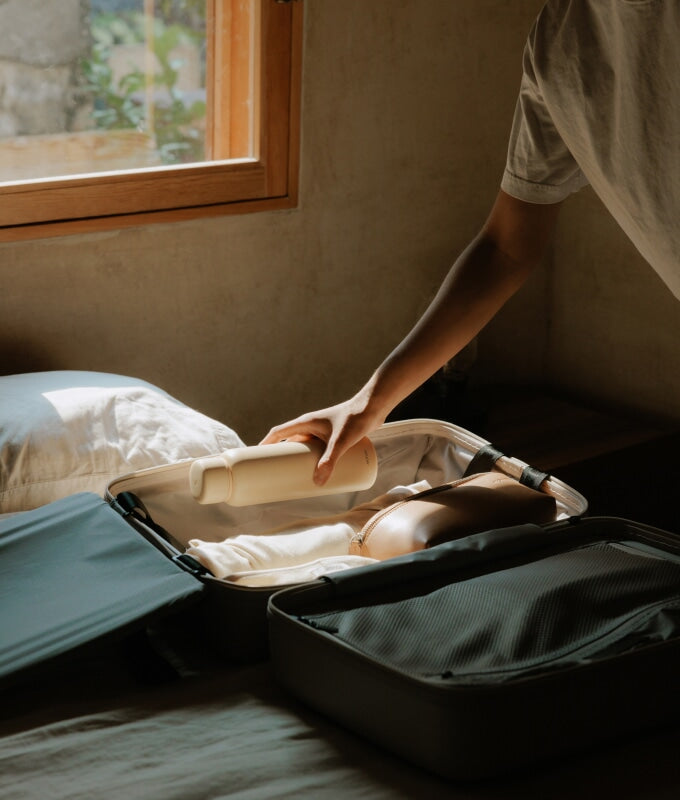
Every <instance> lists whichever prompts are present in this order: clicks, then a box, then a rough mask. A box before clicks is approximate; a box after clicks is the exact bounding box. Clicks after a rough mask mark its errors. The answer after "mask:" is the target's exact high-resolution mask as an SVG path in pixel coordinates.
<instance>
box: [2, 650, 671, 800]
mask: <svg viewBox="0 0 680 800" xmlns="http://www.w3.org/2000/svg"><path fill="white" fill-rule="evenodd" d="M156 649H157V648H156ZM166 655H167V656H168V660H167V662H165V661H164V662H156V661H154V660H153V659H151V658H148V663H145V659H147V654H146V653H145V652H144V650H143V648H142V647H141V646H138V645H137V644H135V645H134V646H132V645H130V643H129V642H128V644H127V645H126V646H125V647H124V648H123V647H121V645H115V646H111V648H110V649H109V651H108V652H104V651H102V652H98V653H96V654H94V655H92V656H89V657H87V658H81V659H79V660H78V661H77V662H75V664H68V665H65V666H63V667H61V668H59V669H56V668H53V669H51V670H50V671H49V672H48V673H46V674H44V675H42V676H36V677H34V678H33V680H32V681H31V682H30V683H27V684H25V685H22V686H20V687H14V688H13V689H12V690H11V691H9V692H6V693H4V696H3V697H0V701H1V702H2V707H3V715H2V722H1V723H0V736H1V740H0V797H1V798H2V799H3V800H61V799H62V798H64V800H66V798H68V800H98V799H99V798H102V799H103V800H109V798H111V800H113V799H114V798H115V799H116V800H118V799H119V798H120V799H122V800H137V798H140V799H141V798H144V799H145V800H155V799H156V798H158V800H208V798H210V799H213V798H214V799H215V800H217V799H218V798H233V799H234V800H260V799H262V800H269V798H296V800H299V799H300V798H310V799H312V798H313V799H314V800H327V799H328V800H331V799H332V800H336V798H362V799H365V800H374V799H375V800H383V799H385V800H388V799H391V798H433V799H435V800H436V799H437V798H451V800H515V799H516V800H520V798H521V800H532V799H535V800H539V798H540V800H566V799H567V798H569V799H570V800H572V798H580V799H581V800H583V799H585V800H587V799H588V798H618V799H619V800H628V799H630V800H633V798H635V799H636V800H638V799H640V800H641V799H642V798H644V799H645V800H650V799H654V800H666V798H667V799H668V800H671V798H673V800H676V798H677V795H678V786H680V766H679V762H678V759H677V752H678V746H679V745H680V731H677V730H670V731H669V730H666V731H657V732H654V733H651V734H646V735H642V736H640V737H637V738H635V739H634V740H632V739H631V740H628V741H626V742H624V743H619V744H616V745H612V746H610V747H607V748H603V749H602V750H601V751H599V752H597V753H592V754H587V755H581V756H578V757H573V758H569V759H566V760H563V761H560V762H559V763H556V764H552V765H547V766H542V767H540V768H536V769H533V770H532V771H531V772H530V773H523V774H518V775H515V776H510V777H506V778H503V779H502V780H500V779H499V780H495V781H492V782H484V783H479V784H471V785H457V784H452V783H445V782H444V781H442V780H439V779H438V778H437V777H435V776H432V775H429V774H428V773H425V772H423V771H421V770H420V769H418V768H416V767H412V766H410V765H408V764H406V763H404V762H402V761H400V760H399V759H397V758H395V757H393V756H391V755H389V754H388V753H385V752H384V751H382V750H379V749H378V748H376V747H374V746H373V745H371V744H369V743H368V742H366V741H364V740H362V739H360V738H358V737H356V736H354V735H353V734H351V733H349V732H346V731H344V730H342V729H341V728H339V727H337V726H335V725H334V724H333V723H332V722H330V721H329V720H327V719H324V718H323V717H321V716H320V715H318V714H316V713H315V712H314V711H312V710H310V709H308V708H306V707H303V706H301V705H299V704H298V703H297V702H296V701H295V700H293V699H291V698H290V697H289V696H287V695H286V694H285V693H284V692H283V691H282V690H281V689H280V688H279V687H278V686H277V684H276V682H275V680H274V677H273V675H272V672H271V667H270V665H269V664H268V663H263V664H257V665H253V666H247V667H234V666H224V665H221V664H218V663H217V662H212V661H210V660H209V659H205V658H204V657H203V656H200V657H199V658H197V659H196V663H193V664H192V663H191V658H189V659H188V660H187V659H184V660H183V662H182V663H181V664H178V663H174V664H173V658H172V654H171V653H170V652H168V653H166ZM166 663H167V664H171V665H173V668H172V669H168V673H167V674H166V673H164V671H163V669H162V668H160V669H159V665H160V666H161V667H162V665H164V664H166ZM133 667H134V668H133ZM347 690H348V691H351V686H348V687H347Z"/></svg>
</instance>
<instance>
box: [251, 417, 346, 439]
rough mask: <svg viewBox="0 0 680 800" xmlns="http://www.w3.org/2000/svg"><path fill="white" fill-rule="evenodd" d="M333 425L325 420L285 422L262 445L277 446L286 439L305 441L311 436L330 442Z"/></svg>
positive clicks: (273, 429) (266, 437)
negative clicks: (276, 444) (277, 443)
mask: <svg viewBox="0 0 680 800" xmlns="http://www.w3.org/2000/svg"><path fill="white" fill-rule="evenodd" d="M331 429H332V428H331V425H330V423H328V422H324V421H323V420H315V419H306V418H305V419H303V418H302V417H300V418H298V419H295V420H292V421H291V422H285V423H283V424H282V425H276V426H275V427H273V428H272V429H271V430H270V431H269V433H268V434H267V435H266V436H265V437H264V439H263V440H262V441H261V442H260V444H275V443H276V442H281V441H283V440H284V439H293V440H298V441H304V439H308V438H310V437H311V436H314V437H316V438H317V439H321V440H322V441H323V442H328V439H329V437H330V434H331Z"/></svg>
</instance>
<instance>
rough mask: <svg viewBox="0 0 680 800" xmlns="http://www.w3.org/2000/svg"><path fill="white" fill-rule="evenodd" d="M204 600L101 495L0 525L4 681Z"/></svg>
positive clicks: (0, 666) (0, 671)
mask: <svg viewBox="0 0 680 800" xmlns="http://www.w3.org/2000/svg"><path fill="white" fill-rule="evenodd" d="M202 590H203V585H202V584H201V582H200V581H198V580H197V579H196V578H195V577H194V575H192V574H190V572H189V571H187V570H186V568H185V567H184V566H183V565H182V564H181V563H175V561H174V560H172V559H170V558H168V556H167V555H165V554H164V553H163V552H162V551H160V550H159V549H158V548H157V547H156V546H154V544H152V543H151V542H149V541H147V540H146V539H145V538H143V536H140V534H139V532H138V531H137V530H135V529H134V528H133V527H132V526H131V525H130V524H129V523H128V521H126V520H125V519H124V518H123V517H122V516H121V514H120V513H117V511H116V510H114V509H113V508H111V507H110V506H109V504H107V502H106V501H105V500H103V499H102V498H101V497H99V496H98V495H96V494H94V493H90V492H84V493H79V494H75V495H71V496H70V497H66V498H64V499H62V500H57V501H55V502H54V503H50V504H48V505H45V506H41V507H39V508H36V509H34V510H32V511H26V512H22V513H20V514H16V515H13V516H10V517H9V518H7V519H4V520H2V522H0V619H1V622H2V628H1V630H2V634H1V635H0V680H2V681H5V680H7V679H8V678H10V677H11V676H16V675H18V674H19V673H20V672H21V671H22V670H24V669H26V668H29V667H32V666H35V665H38V664H40V663H42V662H45V661H47V660H49V659H52V658H54V657H56V656H59V655H61V654H63V653H66V652H68V651H71V650H73V649H74V648H76V647H79V646H81V645H84V644H87V643H88V642H92V641H95V640H97V639H99V638H101V637H104V636H106V635H108V634H111V633H113V632H114V631H118V630H121V629H125V628H128V627H129V626H131V625H135V626H141V625H143V624H144V623H145V622H147V621H148V620H149V619H151V618H153V617H155V616H159V615H162V614H164V613H167V611H168V609H169V608H170V607H175V606H176V604H177V603H181V602H184V601H189V600H190V599H192V598H194V599H195V598H197V597H198V596H199V595H200V593H201V592H202Z"/></svg>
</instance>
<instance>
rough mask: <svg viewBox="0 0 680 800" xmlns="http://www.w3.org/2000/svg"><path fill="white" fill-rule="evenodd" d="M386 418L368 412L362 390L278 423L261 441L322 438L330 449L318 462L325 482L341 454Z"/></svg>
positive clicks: (318, 479) (317, 473) (316, 473)
mask: <svg viewBox="0 0 680 800" xmlns="http://www.w3.org/2000/svg"><path fill="white" fill-rule="evenodd" d="M385 416H386V414H385ZM382 422H384V417H383V418H382V419H381V418H380V417H379V416H375V415H374V414H369V413H368V412H367V410H366V401H365V399H364V397H363V396H362V393H361V392H360V393H359V394H357V395H355V396H354V397H352V398H350V399H349V400H346V401H345V402H343V403H339V404H338V405H335V406H330V407H329V408H324V409H321V410H320V411H313V412H310V413H308V414H303V415H302V416H300V417H297V418H296V419H293V420H291V421H290V422H285V423H283V424H282V425H277V426H275V427H274V428H272V429H271V430H270V431H269V433H268V434H267V435H266V436H265V437H264V439H263V440H262V442H261V444H274V443H275V442H280V441H282V440H283V439H288V440H293V441H304V440H305V439H309V438H310V437H311V436H314V437H316V438H317V439H321V440H322V441H323V442H325V443H326V449H325V450H324V452H323V453H322V454H321V457H320V458H319V461H318V462H317V465H316V469H315V471H314V482H315V483H317V484H318V485H319V486H323V484H324V483H326V481H327V480H328V478H329V477H330V476H331V474H332V472H333V470H334V469H335V465H336V463H337V461H338V459H339V458H340V456H341V455H342V454H343V453H345V452H346V451H347V450H349V448H350V447H351V446H352V445H353V444H356V442H358V441H359V440H360V439H362V438H363V437H364V436H367V435H368V434H369V433H370V432H371V431H373V430H375V429H376V428H377V427H378V426H379V425H380V424H381V423H382Z"/></svg>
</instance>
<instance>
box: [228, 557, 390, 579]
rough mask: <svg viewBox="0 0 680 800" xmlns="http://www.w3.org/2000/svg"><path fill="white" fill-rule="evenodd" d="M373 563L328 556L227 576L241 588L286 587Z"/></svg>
mask: <svg viewBox="0 0 680 800" xmlns="http://www.w3.org/2000/svg"><path fill="white" fill-rule="evenodd" d="M375 563H376V559H375V558H367V557H366V556H328V557H327V558H317V559H316V560H315V561H310V562H308V563H307V564H299V565H298V566H296V567H281V568H279V569H256V570H249V571H248V572H235V573H234V574H233V575H230V576H229V580H230V581H231V582H232V583H239V584H241V585H242V586H287V585H289V584H291V583H305V582H306V581H313V580H316V578H320V577H321V576H322V575H330V574H332V573H333V572H340V571H342V570H346V569H354V568H355V567H363V566H365V565H366V564H375Z"/></svg>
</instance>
